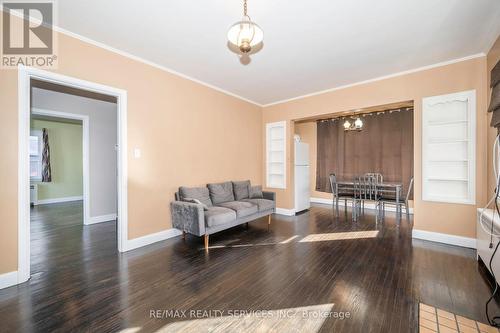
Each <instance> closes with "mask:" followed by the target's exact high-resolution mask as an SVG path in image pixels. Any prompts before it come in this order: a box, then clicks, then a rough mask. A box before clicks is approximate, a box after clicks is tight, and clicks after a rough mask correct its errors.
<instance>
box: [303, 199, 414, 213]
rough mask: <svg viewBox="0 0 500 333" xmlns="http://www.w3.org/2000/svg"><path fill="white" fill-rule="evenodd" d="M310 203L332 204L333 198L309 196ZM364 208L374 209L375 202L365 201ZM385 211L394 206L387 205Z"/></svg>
mask: <svg viewBox="0 0 500 333" xmlns="http://www.w3.org/2000/svg"><path fill="white" fill-rule="evenodd" d="M347 202H348V207H350V206H349V204H350V202H351V201H350V200H347ZM311 203H319V204H325V205H330V206H331V205H333V199H325V198H315V197H311ZM341 207H344V205H343V204H341V203H339V208H341ZM365 209H375V202H365ZM385 211H387V212H395V211H396V207H395V206H387V207H386V208H385ZM409 211H410V214H413V208H412V207H410V209H409Z"/></svg>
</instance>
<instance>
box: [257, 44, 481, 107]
mask: <svg viewBox="0 0 500 333" xmlns="http://www.w3.org/2000/svg"><path fill="white" fill-rule="evenodd" d="M485 56H486V54H485V53H483V52H481V53H476V54H473V55H470V56H466V57H462V58H457V59H452V60H447V61H442V62H438V63H435V64H432V65H427V66H422V67H417V68H414V69H409V70H406V71H402V72H397V73H393V74H388V75H383V76H379V77H376V78H373V79H368V80H364V81H359V82H355V83H350V84H346V85H342V86H338V87H334V88H329V89H325V90H320V91H317V92H313V93H310V94H305V95H300V96H296V97H292V98H288V99H283V100H279V101H277V102H272V103H268V104H264V105H263V106H262V107H264V108H267V107H270V106H273V105H278V104H283V103H287V102H291V101H296V100H299V99H303V98H307V97H312V96H317V95H322V94H326V93H329V92H332V91H336V90H342V89H346V88H351V87H355V86H360V85H363V84H367V83H372V82H377V81H382V80H386V79H390V78H394V77H398V76H403V75H407V74H412V73H417V72H421V71H426V70H429V69H433V68H437V67H442V66H447V65H451V64H455V63H458V62H462V61H467V60H471V59H476V58H481V57H485Z"/></svg>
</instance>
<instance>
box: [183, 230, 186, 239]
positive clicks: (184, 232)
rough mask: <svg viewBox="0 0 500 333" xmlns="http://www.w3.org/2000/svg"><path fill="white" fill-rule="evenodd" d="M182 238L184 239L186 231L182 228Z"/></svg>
mask: <svg viewBox="0 0 500 333" xmlns="http://www.w3.org/2000/svg"><path fill="white" fill-rule="evenodd" d="M182 239H183V240H186V232H185V231H184V230H182Z"/></svg>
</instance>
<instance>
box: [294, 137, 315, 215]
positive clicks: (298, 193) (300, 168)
mask: <svg viewBox="0 0 500 333" xmlns="http://www.w3.org/2000/svg"><path fill="white" fill-rule="evenodd" d="M310 207H311V185H310V171H309V144H307V143H304V142H300V141H296V142H295V212H296V213H298V212H300V211H303V210H306V209H309V208H310Z"/></svg>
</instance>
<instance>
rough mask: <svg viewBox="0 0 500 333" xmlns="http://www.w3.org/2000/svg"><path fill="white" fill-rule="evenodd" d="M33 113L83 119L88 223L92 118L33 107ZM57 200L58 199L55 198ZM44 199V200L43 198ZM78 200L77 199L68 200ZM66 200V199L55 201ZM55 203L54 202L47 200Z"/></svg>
mask: <svg viewBox="0 0 500 333" xmlns="http://www.w3.org/2000/svg"><path fill="white" fill-rule="evenodd" d="M31 113H32V114H35V115H39V116H49V117H57V118H63V119H74V120H81V121H82V153H83V156H82V163H83V169H82V170H83V197H82V199H77V200H83V224H87V221H88V220H89V218H90V118H89V116H87V115H82V114H77V113H68V112H60V111H54V110H47V109H40V108H33V107H32V108H31ZM54 200H57V199H54ZM42 201H43V200H42ZM68 201H76V200H68ZM55 202H64V201H55ZM45 203H53V202H45Z"/></svg>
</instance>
